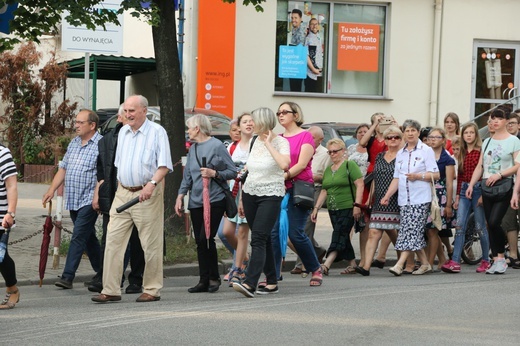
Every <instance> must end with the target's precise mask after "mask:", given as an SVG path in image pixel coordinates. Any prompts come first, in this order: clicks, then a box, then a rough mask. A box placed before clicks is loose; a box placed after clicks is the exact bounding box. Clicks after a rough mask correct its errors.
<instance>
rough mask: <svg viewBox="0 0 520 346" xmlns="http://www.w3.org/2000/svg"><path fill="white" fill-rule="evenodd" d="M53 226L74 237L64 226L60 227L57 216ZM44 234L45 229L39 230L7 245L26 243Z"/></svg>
mask: <svg viewBox="0 0 520 346" xmlns="http://www.w3.org/2000/svg"><path fill="white" fill-rule="evenodd" d="M52 224H53V226H54V227H56V228H58V229H60V230H62V231H64V232H66V233H68V234H70V235H72V232H71V231H69V230H68V229H67V228H65V227H63V226H62V225H60V224H58V223H57V222H56V216H55V217H54V220H53V221H52ZM42 232H43V228H41V229H39V230H37V231H36V232H34V233H32V234H29V235H26V236H25V237H22V238H20V239H16V240H13V241H10V242H9V243H7V245H14V244H18V243H21V242H23V241H25V240H29V239H31V238H33V237H35V236H37V235H38V234H40V233H42Z"/></svg>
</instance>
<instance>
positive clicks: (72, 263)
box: [42, 109, 102, 289]
mask: <svg viewBox="0 0 520 346" xmlns="http://www.w3.org/2000/svg"><path fill="white" fill-rule="evenodd" d="M98 124H99V117H98V116H97V114H96V113H95V112H94V111H92V110H89V109H83V110H81V111H80V112H79V113H78V115H77V116H76V121H75V122H74V128H75V129H76V134H77V135H78V136H77V137H75V138H74V139H72V141H71V142H70V144H69V146H68V148H67V152H66V153H65V157H64V158H63V160H62V161H60V164H59V169H58V172H57V173H56V175H55V176H54V179H53V180H52V184H51V186H50V187H49V189H48V190H47V192H46V193H45V194H44V195H43V198H42V202H43V204H44V205H45V204H46V203H47V202H49V201H50V200H51V199H52V198H53V197H54V193H55V192H56V190H57V189H58V187H59V186H60V185H61V184H63V183H65V209H67V210H69V212H70V218H71V219H72V222H73V223H74V231H73V232H72V238H71V240H70V245H69V251H68V253H67V260H66V262H65V268H64V269H63V274H62V275H61V278H60V280H58V281H57V282H56V283H55V285H56V286H58V287H61V288H64V289H71V288H72V281H73V280H74V276H75V275H76V270H77V269H78V266H79V263H80V261H81V256H83V252H85V251H86V252H87V255H88V258H89V260H90V264H91V265H92V269H94V271H95V272H96V273H97V272H98V271H99V267H100V246H99V241H98V239H97V237H96V229H95V224H96V220H97V216H98V214H97V212H96V211H95V210H94V209H93V208H92V199H93V197H94V189H95V187H96V183H97V177H96V164H97V158H98V142H99V140H100V139H101V138H102V136H101V135H100V134H99V133H98V132H97V128H98Z"/></svg>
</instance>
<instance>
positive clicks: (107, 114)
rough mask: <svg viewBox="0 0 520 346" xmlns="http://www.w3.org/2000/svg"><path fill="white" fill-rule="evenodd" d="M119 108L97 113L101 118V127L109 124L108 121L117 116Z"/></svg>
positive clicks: (102, 110) (105, 109) (101, 110)
mask: <svg viewBox="0 0 520 346" xmlns="http://www.w3.org/2000/svg"><path fill="white" fill-rule="evenodd" d="M118 111H119V108H101V109H98V110H97V111H96V114H97V115H98V117H99V125H101V126H102V125H103V124H104V123H106V122H107V120H108V119H110V118H112V117H113V116H114V115H116V114H117V112H118Z"/></svg>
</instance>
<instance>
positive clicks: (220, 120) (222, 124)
mask: <svg viewBox="0 0 520 346" xmlns="http://www.w3.org/2000/svg"><path fill="white" fill-rule="evenodd" d="M190 116H192V114H186V115H185V117H186V119H188V118H189V117H190ZM207 117H208V119H209V121H210V123H211V127H212V128H213V130H212V131H211V132H212V133H213V132H218V133H226V134H227V133H228V132H229V122H230V119H228V118H227V117H224V116H223V117H218V116H214V115H207ZM186 131H188V127H187V126H186Z"/></svg>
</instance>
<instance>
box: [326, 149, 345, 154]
mask: <svg viewBox="0 0 520 346" xmlns="http://www.w3.org/2000/svg"><path fill="white" fill-rule="evenodd" d="M342 150H343V149H336V150H327V154H329V155H332V154H336V153H338V152H340V151H342Z"/></svg>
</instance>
